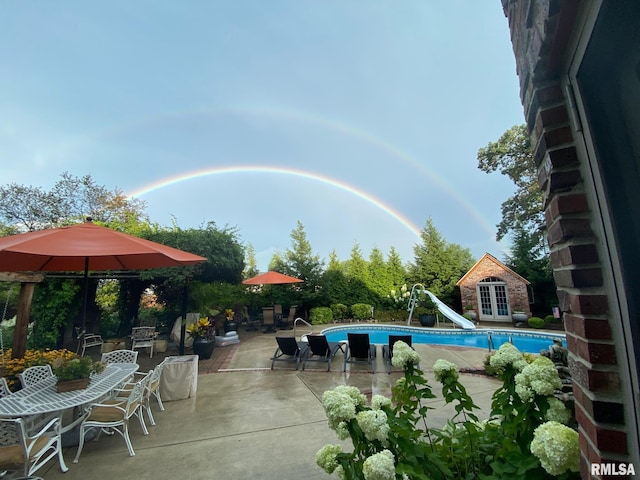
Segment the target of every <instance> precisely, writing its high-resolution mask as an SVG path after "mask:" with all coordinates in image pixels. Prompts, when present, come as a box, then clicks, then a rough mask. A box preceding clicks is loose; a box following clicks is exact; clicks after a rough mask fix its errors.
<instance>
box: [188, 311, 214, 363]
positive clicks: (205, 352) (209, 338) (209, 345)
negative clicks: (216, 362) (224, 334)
mask: <svg viewBox="0 0 640 480" xmlns="http://www.w3.org/2000/svg"><path fill="white" fill-rule="evenodd" d="M187 334H188V335H189V336H190V337H191V338H193V353H194V354H195V355H198V358H200V360H207V359H209V358H211V355H212V354H213V347H214V346H215V336H216V335H215V323H214V322H211V321H210V320H209V319H208V318H207V317H203V318H200V319H199V320H198V321H197V322H196V323H193V324H191V325H189V326H188V327H187Z"/></svg>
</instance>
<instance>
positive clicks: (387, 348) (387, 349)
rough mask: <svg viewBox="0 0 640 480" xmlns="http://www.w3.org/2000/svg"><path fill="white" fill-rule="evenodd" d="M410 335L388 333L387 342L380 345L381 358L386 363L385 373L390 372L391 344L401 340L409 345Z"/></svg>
mask: <svg viewBox="0 0 640 480" xmlns="http://www.w3.org/2000/svg"><path fill="white" fill-rule="evenodd" d="M411 338H412V337H411V335H389V344H388V345H383V346H382V358H383V359H384V361H385V362H386V364H387V373H391V359H392V358H393V345H394V344H395V343H396V342H398V341H402V342H404V343H406V344H407V345H409V346H411Z"/></svg>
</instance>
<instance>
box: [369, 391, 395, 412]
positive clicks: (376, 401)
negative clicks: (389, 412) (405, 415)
mask: <svg viewBox="0 0 640 480" xmlns="http://www.w3.org/2000/svg"><path fill="white" fill-rule="evenodd" d="M383 407H391V399H390V398H387V397H385V396H384V395H378V394H376V395H373V396H372V397H371V408H373V409H374V410H380V409H381V408H383Z"/></svg>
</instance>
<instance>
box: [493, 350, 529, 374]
mask: <svg viewBox="0 0 640 480" xmlns="http://www.w3.org/2000/svg"><path fill="white" fill-rule="evenodd" d="M489 364H490V365H491V366H492V367H494V368H499V369H504V368H506V367H507V366H509V365H512V366H513V367H514V368H515V369H516V370H518V371H520V370H522V369H523V368H524V367H525V366H526V365H527V362H526V360H525V359H524V357H523V356H522V353H520V350H518V349H517V348H516V347H515V345H513V344H512V343H503V344H502V345H501V346H500V348H499V349H498V351H496V353H494V354H493V355H491V358H490V359H489Z"/></svg>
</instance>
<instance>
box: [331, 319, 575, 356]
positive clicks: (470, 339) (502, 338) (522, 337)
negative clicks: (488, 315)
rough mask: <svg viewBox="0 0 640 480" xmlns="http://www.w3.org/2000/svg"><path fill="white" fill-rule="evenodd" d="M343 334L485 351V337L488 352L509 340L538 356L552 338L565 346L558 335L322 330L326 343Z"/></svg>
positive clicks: (378, 341) (352, 327)
mask: <svg viewBox="0 0 640 480" xmlns="http://www.w3.org/2000/svg"><path fill="white" fill-rule="evenodd" d="M347 332H352V333H368V334H369V339H370V341H371V343H375V344H378V345H386V344H387V343H389V335H411V336H412V338H411V340H412V342H413V343H425V344H432V345H455V346H459V347H469V348H483V349H485V350H488V348H489V338H491V340H492V343H493V345H492V347H491V348H492V350H497V349H498V348H500V345H502V344H503V343H506V342H509V341H511V343H513V344H514V345H515V346H516V347H517V348H518V350H520V351H521V352H529V353H540V350H547V349H548V348H549V345H551V344H552V343H553V340H554V339H556V338H559V339H560V340H562V344H563V345H565V346H566V340H565V336H564V335H561V334H554V333H538V332H523V331H520V330H506V329H484V328H482V329H480V328H479V329H476V330H448V329H447V330H445V329H436V328H420V327H400V326H391V325H348V326H347V325H341V326H336V327H329V328H326V329H324V330H323V331H322V333H323V334H325V335H326V336H327V340H329V341H330V342H339V341H342V340H347Z"/></svg>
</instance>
